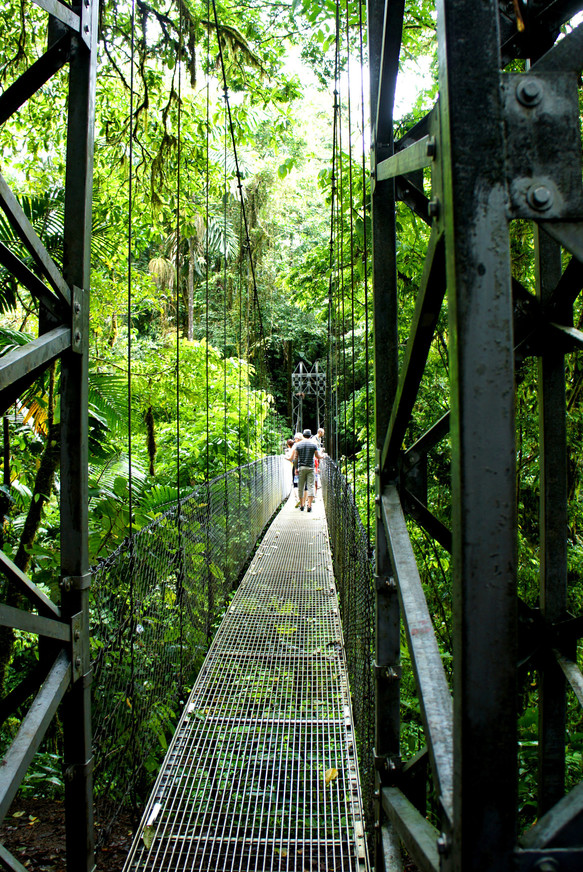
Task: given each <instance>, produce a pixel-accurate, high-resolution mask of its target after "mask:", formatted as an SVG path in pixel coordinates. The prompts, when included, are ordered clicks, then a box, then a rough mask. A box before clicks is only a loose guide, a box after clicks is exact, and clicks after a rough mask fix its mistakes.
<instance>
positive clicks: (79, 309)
mask: <svg viewBox="0 0 583 872" xmlns="http://www.w3.org/2000/svg"><path fill="white" fill-rule="evenodd" d="M74 308H75V313H76V314H77V315H78V314H79V312H80V311H81V303H75V307H74Z"/></svg>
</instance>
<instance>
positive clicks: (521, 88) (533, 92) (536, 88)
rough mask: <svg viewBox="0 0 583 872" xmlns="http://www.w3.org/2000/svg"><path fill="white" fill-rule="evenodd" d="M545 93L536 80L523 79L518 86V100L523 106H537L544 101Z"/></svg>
mask: <svg viewBox="0 0 583 872" xmlns="http://www.w3.org/2000/svg"><path fill="white" fill-rule="evenodd" d="M542 96H543V91H542V88H541V86H540V82H537V80H536V79H522V80H521V81H520V82H519V83H518V85H517V86H516V99H517V100H518V101H519V103H522V105H523V106H529V107H530V106H536V105H537V103H540V101H541V100H542Z"/></svg>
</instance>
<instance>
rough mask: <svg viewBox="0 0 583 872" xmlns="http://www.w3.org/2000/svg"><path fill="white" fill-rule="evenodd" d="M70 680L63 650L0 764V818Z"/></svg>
mask: <svg viewBox="0 0 583 872" xmlns="http://www.w3.org/2000/svg"><path fill="white" fill-rule="evenodd" d="M70 680H71V663H70V658H69V655H68V654H66V653H65V652H64V651H61V653H60V654H59V655H58V656H57V659H56V660H55V662H54V664H53V666H52V668H51V670H50V672H49V674H48V676H47V678H46V680H45V682H44V684H43V686H42V687H41V689H40V690H39V692H38V694H37V696H36V699H35V701H34V703H33V704H32V706H31V707H30V709H29V710H28V712H27V714H26V716H25V718H24V720H23V721H22V723H21V724H20V728H19V730H18V733H17V735H16V738H15V739H14V741H13V742H12V745H11V746H10V748H9V750H8V752H7V753H6V755H5V756H4V759H3V760H2V766H1V767H0V820H3V819H4V817H5V816H6V813H7V811H8V809H9V808H10V805H11V803H12V800H13V799H14V797H15V796H16V793H17V791H18V788H19V787H20V783H21V781H22V779H23V778H24V775H25V773H26V770H27V769H28V767H29V766H30V763H31V761H32V758H33V757H34V755H35V754H36V752H37V750H38V747H39V745H40V743H41V742H42V739H43V736H44V734H45V732H46V729H47V727H48V725H49V724H50V722H51V720H52V718H53V716H54V714H55V712H56V710H57V708H58V706H59V703H60V702H61V700H62V699H63V696H64V695H65V691H66V690H67V687H68V685H69V683H70Z"/></svg>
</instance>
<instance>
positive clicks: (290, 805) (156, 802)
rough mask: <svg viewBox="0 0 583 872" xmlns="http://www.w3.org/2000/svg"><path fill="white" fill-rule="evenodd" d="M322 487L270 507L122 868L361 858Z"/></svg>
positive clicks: (312, 864) (262, 866)
mask: <svg viewBox="0 0 583 872" xmlns="http://www.w3.org/2000/svg"><path fill="white" fill-rule="evenodd" d="M362 820H363V815H362V803H361V795H360V786H359V781H358V771H357V761H356V748H355V742H354V738H353V733H352V717H351V708H350V695H349V688H348V679H347V674H346V663H345V657H344V647H343V639H342V630H341V625H340V617H339V614H338V600H337V597H336V589H335V586H334V578H333V573H332V559H331V555H330V548H329V544H328V538H327V526H326V519H325V516H324V509H323V504H322V502H321V501H317V502H315V503H314V511H313V512H312V513H311V514H308V513H306V512H304V513H300V512H299V510H296V509H294V501H293V498H292V499H291V500H290V501H288V503H287V504H286V506H285V507H284V508H283V510H282V511H281V512H280V514H279V515H278V516H277V518H276V519H275V521H274V522H273V523H272V525H271V527H270V529H269V530H268V532H267V534H266V536H265V538H264V539H263V542H262V544H261V546H260V548H259V549H258V551H257V553H256V554H255V556H254V558H253V561H252V562H251V565H250V567H249V569H248V571H247V573H246V575H245V578H244V579H243V581H242V583H241V585H240V586H239V589H238V591H237V593H236V595H235V597H234V598H233V601H232V603H231V605H230V607H229V609H228V612H227V614H226V615H225V617H224V619H223V622H222V624H221V626H220V628H219V630H218V632H217V635H216V637H215V639H214V641H213V644H212V646H211V649H210V651H209V653H208V655H207V658H206V660H205V662H204V665H203V667H202V669H201V671H200V673H199V676H198V679H197V681H196V684H195V687H194V689H193V691H192V694H191V696H190V698H189V700H188V703H187V705H186V708H185V711H184V713H183V716H182V718H181V721H180V724H179V726H178V729H177V731H176V734H175V736H174V739H173V741H172V744H171V746H170V749H169V751H168V754H167V756H166V759H165V761H164V764H163V767H162V769H161V771H160V774H159V776H158V780H157V782H156V785H155V788H154V791H153V793H152V796H151V797H150V801H149V803H148V807H147V809H146V812H145V815H144V817H143V819H142V822H141V824H140V828H139V830H138V833H137V836H136V839H135V840H134V844H133V846H132V850H131V852H130V855H129V857H128V859H127V861H126V864H125V867H124V872H137V870H143V872H146V870H147V872H154V870H157V872H162V870H164V872H170V870H178V869H180V870H186V869H188V870H205V872H206V870H209V869H210V870H225V872H226V870H233V872H234V870H257V872H258V870H318V872H320V870H337V872H341V870H342V872H344V870H366V869H368V860H367V857H366V849H365V840H364V833H363V826H362Z"/></svg>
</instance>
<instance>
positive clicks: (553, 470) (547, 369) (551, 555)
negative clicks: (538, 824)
mask: <svg viewBox="0 0 583 872" xmlns="http://www.w3.org/2000/svg"><path fill="white" fill-rule="evenodd" d="M535 263H536V281H537V297H538V300H539V302H540V303H541V306H543V307H544V306H546V305H548V303H549V302H550V301H551V300H552V298H553V293H554V291H555V288H556V286H557V284H558V282H559V280H560V278H561V249H560V246H559V245H558V244H557V243H556V242H554V240H552V239H550V237H549V236H548V235H547V234H546V233H545V232H544V230H541V229H540V228H536V229H535ZM561 314H562V315H563V317H565V319H566V320H567V319H569V321H572V310H571V307H570V306H568V305H567V306H566V307H564V310H563V312H562V313H561ZM538 397H539V446H540V449H539V450H540V461H539V466H540V546H539V554H540V608H541V612H542V614H543V616H544V617H545V619H546V620H547V622H549V623H551V624H552V623H554V622H556V621H559V620H561V619H563V618H564V617H565V613H566V609H567V536H566V530H567V421H566V412H567V408H566V398H565V359H564V354H563V353H562V351H561V350H560V348H556V347H554V346H553V345H551V347H550V348H548V349H545V351H544V352H543V354H542V355H541V357H540V358H539V361H538ZM565 725H566V695H565V679H564V676H563V674H562V673H561V670H560V669H559V667H558V666H557V663H556V661H555V658H554V657H553V656H552V655H551V653H550V652H548V653H547V656H546V657H545V658H543V659H542V670H541V672H540V678H539V731H538V765H539V778H538V791H539V793H538V814H539V816H541V815H543V814H544V813H545V812H546V811H547V810H548V809H549V808H551V806H553V805H554V804H555V803H556V802H557V801H558V800H559V799H560V798H561V797H562V795H563V793H564V786H565Z"/></svg>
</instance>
